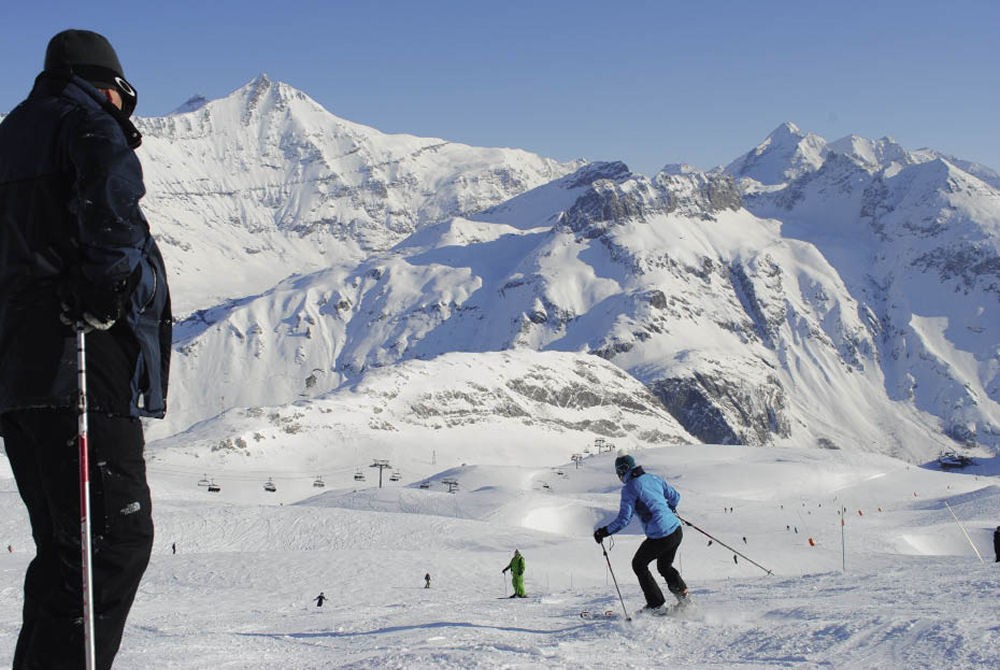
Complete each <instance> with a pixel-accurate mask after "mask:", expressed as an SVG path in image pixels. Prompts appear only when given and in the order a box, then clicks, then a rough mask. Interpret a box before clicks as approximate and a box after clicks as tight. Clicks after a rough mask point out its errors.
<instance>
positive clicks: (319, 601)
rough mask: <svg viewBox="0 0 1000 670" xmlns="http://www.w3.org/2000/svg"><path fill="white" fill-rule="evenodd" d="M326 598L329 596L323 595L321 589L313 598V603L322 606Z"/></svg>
mask: <svg viewBox="0 0 1000 670" xmlns="http://www.w3.org/2000/svg"><path fill="white" fill-rule="evenodd" d="M327 600H329V598H327V597H326V596H325V595H323V592H322V591H320V592H319V595H318V596H316V597H315V598H313V601H315V603H316V607H322V606H323V603H324V602H326V601H327Z"/></svg>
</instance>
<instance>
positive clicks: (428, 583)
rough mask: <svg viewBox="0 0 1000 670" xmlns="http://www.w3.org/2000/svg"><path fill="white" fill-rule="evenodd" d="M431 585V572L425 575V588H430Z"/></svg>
mask: <svg viewBox="0 0 1000 670" xmlns="http://www.w3.org/2000/svg"><path fill="white" fill-rule="evenodd" d="M430 587H431V573H429V572H428V573H427V574H426V575H424V588H425V589H429V588H430Z"/></svg>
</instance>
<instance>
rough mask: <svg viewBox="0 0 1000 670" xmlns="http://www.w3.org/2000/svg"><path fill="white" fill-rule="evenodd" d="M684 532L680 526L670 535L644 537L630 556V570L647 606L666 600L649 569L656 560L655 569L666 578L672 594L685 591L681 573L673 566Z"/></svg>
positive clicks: (660, 603)
mask: <svg viewBox="0 0 1000 670" xmlns="http://www.w3.org/2000/svg"><path fill="white" fill-rule="evenodd" d="M683 537H684V533H683V531H681V528H680V526H678V527H677V530H675V531H674V532H673V533H671V534H670V535H667V536H666V537H658V538H656V539H655V540H654V539H650V538H646V539H645V540H643V542H642V544H640V545H639V549H638V550H637V551H636V552H635V556H633V557H632V571H633V572H635V576H636V577H638V578H639V586H640V587H642V594H643V595H644V596H646V606H647V607H660V606H661V605H663V603H664V602H666V600H665V599H664V597H663V591H661V590H660V586H659V585H658V584H657V583H656V578H654V577H653V575H652V574H651V573H650V571H649V564H650V563H652V562H653V561H656V570H657V572H659V573H660V574H661V575H663V578H664V579H666V580H667V588H668V589H670V592H671V593H673V594H674V595H680V594H682V593H684V592H685V591H687V584H685V583H684V580H683V579H681V573H679V572H677V569H676V568H674V566H673V562H674V556H676V555H677V549H678V548H679V547H680V546H681V539H683Z"/></svg>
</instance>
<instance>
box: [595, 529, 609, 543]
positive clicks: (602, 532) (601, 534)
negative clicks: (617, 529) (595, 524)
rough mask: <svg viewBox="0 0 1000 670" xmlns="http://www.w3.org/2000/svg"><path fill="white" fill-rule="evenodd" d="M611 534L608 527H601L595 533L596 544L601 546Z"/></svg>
mask: <svg viewBox="0 0 1000 670" xmlns="http://www.w3.org/2000/svg"><path fill="white" fill-rule="evenodd" d="M610 534H611V533H609V532H608V527H607V526H601V527H600V528H598V529H597V530H595V531H594V542H596V543H597V544H600V543H601V542H603V541H604V538H606V537H607V536H608V535H610Z"/></svg>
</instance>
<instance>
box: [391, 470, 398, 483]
mask: <svg viewBox="0 0 1000 670" xmlns="http://www.w3.org/2000/svg"><path fill="white" fill-rule="evenodd" d="M399 480H400V475H399V470H393V472H392V474H391V475H389V481H390V482H398V481H399Z"/></svg>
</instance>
